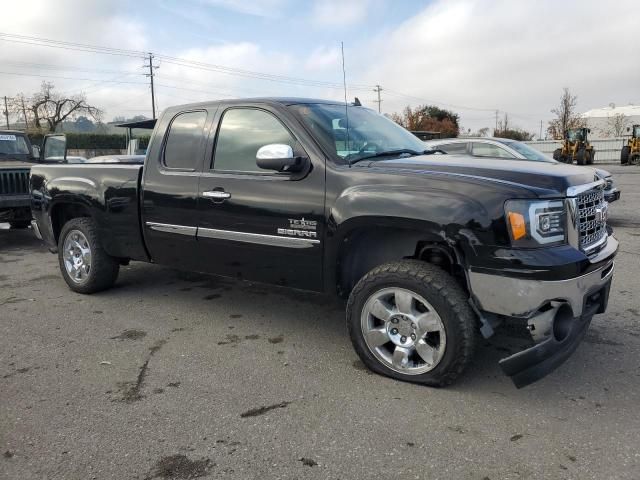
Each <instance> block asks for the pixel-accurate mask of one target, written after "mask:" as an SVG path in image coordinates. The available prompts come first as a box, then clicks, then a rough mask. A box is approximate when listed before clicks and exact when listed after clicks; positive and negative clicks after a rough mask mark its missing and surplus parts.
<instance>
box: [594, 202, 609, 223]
mask: <svg viewBox="0 0 640 480" xmlns="http://www.w3.org/2000/svg"><path fill="white" fill-rule="evenodd" d="M596 222H597V223H606V222H607V206H606V205H605V206H604V207H602V208H596Z"/></svg>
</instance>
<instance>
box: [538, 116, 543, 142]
mask: <svg viewBox="0 0 640 480" xmlns="http://www.w3.org/2000/svg"><path fill="white" fill-rule="evenodd" d="M538 139H539V140H542V120H540V136H539V137H538Z"/></svg>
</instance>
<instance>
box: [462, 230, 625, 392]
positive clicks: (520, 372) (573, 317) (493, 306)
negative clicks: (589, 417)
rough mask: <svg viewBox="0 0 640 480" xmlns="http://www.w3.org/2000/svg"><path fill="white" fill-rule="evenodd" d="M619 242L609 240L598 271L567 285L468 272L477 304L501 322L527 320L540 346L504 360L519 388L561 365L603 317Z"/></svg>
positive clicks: (565, 283)
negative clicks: (596, 319) (598, 316)
mask: <svg viewBox="0 0 640 480" xmlns="http://www.w3.org/2000/svg"><path fill="white" fill-rule="evenodd" d="M617 249H618V242H617V241H616V240H615V238H614V237H612V236H610V237H609V241H608V243H607V245H606V247H605V248H604V249H603V250H602V251H601V252H600V253H599V254H598V255H597V256H596V257H594V259H593V262H594V263H597V265H598V267H597V268H596V269H594V270H592V271H590V272H589V273H587V274H585V275H582V276H579V277H575V278H569V279H565V280H555V281H546V280H532V279H523V278H514V277H507V276H502V275H491V274H487V273H478V272H473V271H471V272H468V279H469V286H470V288H471V291H472V295H473V301H474V305H475V306H477V309H478V310H479V311H481V312H483V313H489V314H493V316H494V317H496V318H502V319H506V320H505V321H507V322H508V321H509V319H510V318H511V319H521V320H522V321H524V320H526V323H527V328H528V329H529V332H530V334H531V337H532V339H533V341H534V342H535V345H534V346H532V347H530V348H528V349H526V350H523V351H521V352H518V353H516V354H514V355H512V356H510V357H507V358H504V359H502V360H501V361H500V366H501V368H502V370H503V371H504V373H505V374H506V375H508V376H509V377H511V379H512V380H513V383H514V384H515V385H516V387H518V388H521V387H524V386H526V385H529V384H530V383H533V382H535V381H537V380H539V379H541V378H542V377H544V376H545V375H547V374H548V373H550V372H552V371H553V370H555V369H556V368H557V367H558V366H560V365H561V364H562V363H563V362H564V361H565V360H566V359H567V358H569V357H570V356H571V354H572V353H573V352H574V351H575V349H576V348H577V347H578V345H579V344H580V342H581V341H582V338H583V337H584V335H585V333H586V331H587V329H588V328H589V324H590V323H591V319H592V318H593V316H594V315H595V314H598V313H604V311H605V310H606V308H607V303H608V300H609V290H610V288H611V280H612V278H613V271H614V260H613V259H614V257H615V254H616V252H617Z"/></svg>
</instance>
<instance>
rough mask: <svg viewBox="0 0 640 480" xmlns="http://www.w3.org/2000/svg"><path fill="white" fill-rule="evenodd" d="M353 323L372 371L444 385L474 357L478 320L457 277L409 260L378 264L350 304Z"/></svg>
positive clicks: (353, 332) (355, 338)
mask: <svg viewBox="0 0 640 480" xmlns="http://www.w3.org/2000/svg"><path fill="white" fill-rule="evenodd" d="M347 327H348V330H349V335H350V337H351V342H352V343H353V346H354V348H355V350H356V352H357V353H358V355H359V356H360V359H361V360H362V361H363V362H364V364H365V365H366V366H367V367H368V368H369V369H370V370H372V371H374V372H376V373H379V374H382V375H386V376H388V377H392V378H395V379H398V380H403V381H408V382H414V383H421V384H424V385H430V386H434V387H441V386H445V385H449V384H451V383H453V382H454V381H455V380H456V379H457V378H458V377H459V376H460V375H461V374H462V372H463V371H464V369H465V368H466V367H467V365H468V364H469V362H470V361H471V359H472V357H473V352H474V349H475V342H476V327H477V320H476V317H475V314H474V313H473V311H472V310H471V308H470V306H469V303H468V301H467V295H466V294H465V292H464V291H463V289H462V288H461V287H460V286H459V285H458V284H457V283H456V281H455V280H454V279H453V277H451V276H450V275H449V274H448V273H446V272H445V271H444V270H442V269H440V268H438V267H436V266H434V265H431V264H428V263H425V262H421V261H417V260H403V261H399V262H394V263H387V264H385V265H381V266H379V267H376V268H374V269H373V270H371V271H370V272H369V273H367V274H366V275H365V276H364V277H363V278H362V279H361V280H360V281H359V282H358V283H357V285H356V286H355V287H354V289H353V291H352V292H351V295H350V296H349V301H348V303H347Z"/></svg>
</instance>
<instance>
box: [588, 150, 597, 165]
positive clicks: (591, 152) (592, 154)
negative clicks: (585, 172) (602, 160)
mask: <svg viewBox="0 0 640 480" xmlns="http://www.w3.org/2000/svg"><path fill="white" fill-rule="evenodd" d="M595 159H596V151H595V150H593V149H592V150H589V151H588V152H587V165H593V162H594V161H595Z"/></svg>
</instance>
